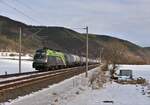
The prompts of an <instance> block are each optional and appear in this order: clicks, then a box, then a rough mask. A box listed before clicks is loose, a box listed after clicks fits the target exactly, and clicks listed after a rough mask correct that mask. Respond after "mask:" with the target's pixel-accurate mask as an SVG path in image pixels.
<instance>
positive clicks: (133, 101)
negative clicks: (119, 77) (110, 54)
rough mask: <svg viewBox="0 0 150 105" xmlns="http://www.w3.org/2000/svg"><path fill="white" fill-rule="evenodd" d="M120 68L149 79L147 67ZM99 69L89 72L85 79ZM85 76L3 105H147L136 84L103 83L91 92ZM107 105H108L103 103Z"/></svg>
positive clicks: (145, 98) (147, 99) (148, 101)
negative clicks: (102, 85)
mask: <svg viewBox="0 0 150 105" xmlns="http://www.w3.org/2000/svg"><path fill="white" fill-rule="evenodd" d="M121 68H124V69H132V70H135V71H134V75H135V77H138V76H142V77H144V78H147V79H149V77H150V75H149V72H150V71H149V69H150V66H149V65H145V66H143V65H142V66H140V65H138V66H137V65H133V66H131V65H122V66H121ZM98 69H99V68H96V69H93V70H92V71H90V73H89V78H91V76H92V75H93V74H94V73H95V72H96V71H97V70H98ZM84 76H85V74H80V75H79V76H75V77H72V78H71V79H67V80H65V81H63V82H61V83H58V84H55V85H52V86H50V87H49V88H46V89H43V90H40V91H38V92H35V93H33V94H30V95H27V96H24V97H20V98H18V99H16V100H13V101H11V102H10V103H5V104H6V105H150V97H148V95H147V94H146V95H144V94H143V88H145V87H142V86H140V85H138V86H136V85H121V84H117V83H114V82H112V83H110V82H109V83H106V84H105V86H104V87H103V88H100V89H95V90H93V89H92V88H91V87H89V82H88V80H89V79H88V78H84ZM105 102H110V103H105Z"/></svg>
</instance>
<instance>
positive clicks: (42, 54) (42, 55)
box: [34, 50, 46, 59]
mask: <svg viewBox="0 0 150 105" xmlns="http://www.w3.org/2000/svg"><path fill="white" fill-rule="evenodd" d="M43 58H46V52H45V50H37V51H36V54H35V56H34V59H43Z"/></svg>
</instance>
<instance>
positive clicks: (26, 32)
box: [0, 16, 150, 63]
mask: <svg viewBox="0 0 150 105" xmlns="http://www.w3.org/2000/svg"><path fill="white" fill-rule="evenodd" d="M19 27H22V30H23V36H22V45H23V49H22V50H23V52H25V53H33V52H34V51H35V50H36V49H37V48H41V47H48V48H51V49H54V50H59V51H63V52H67V53H73V54H77V55H82V56H85V48H86V46H85V40H86V36H85V35H84V34H81V33H78V32H76V31H73V30H71V29H67V28H64V27H46V26H30V25H26V24H24V23H21V22H17V21H14V20H11V19H9V18H7V17H3V16H0V37H1V38H0V50H1V51H18V48H19V47H18V39H19ZM114 43H117V45H119V46H120V45H121V46H123V47H124V48H125V49H126V50H125V52H124V56H123V57H122V58H123V60H121V63H125V62H126V63H149V62H150V60H149V58H150V50H149V48H142V47H140V46H138V45H136V44H134V43H131V42H129V41H126V40H122V39H118V38H114V37H110V36H106V35H95V34H90V35H89V56H90V57H93V58H96V57H99V55H100V50H101V49H102V48H103V49H104V51H103V55H105V54H107V53H108V50H109V49H110V47H111V45H113V44H114ZM113 47H115V45H114V46H113ZM108 54H111V53H110V52H109V53H108ZM105 56H108V55H105Z"/></svg>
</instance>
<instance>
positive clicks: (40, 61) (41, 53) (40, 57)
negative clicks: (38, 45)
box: [32, 50, 47, 69]
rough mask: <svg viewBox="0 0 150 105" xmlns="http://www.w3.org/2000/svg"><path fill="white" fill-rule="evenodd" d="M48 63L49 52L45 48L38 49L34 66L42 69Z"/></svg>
mask: <svg viewBox="0 0 150 105" xmlns="http://www.w3.org/2000/svg"><path fill="white" fill-rule="evenodd" d="M46 65H47V54H46V51H45V50H37V51H36V53H35V55H34V60H33V65H32V66H33V68H35V69H42V68H45V66H46Z"/></svg>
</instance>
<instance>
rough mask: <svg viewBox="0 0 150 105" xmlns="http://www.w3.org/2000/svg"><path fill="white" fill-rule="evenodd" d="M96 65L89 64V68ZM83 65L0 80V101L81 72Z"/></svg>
mask: <svg viewBox="0 0 150 105" xmlns="http://www.w3.org/2000/svg"><path fill="white" fill-rule="evenodd" d="M96 66H97V65H90V66H89V69H92V68H94V67H96ZM84 71H85V66H84V67H83V66H82V67H73V68H67V69H61V70H55V71H47V72H40V73H35V74H34V73H33V74H32V75H31V74H30V75H26V76H23V77H19V78H13V79H6V80H2V81H0V102H5V101H8V100H9V99H15V98H17V97H18V96H22V95H25V94H29V93H31V92H33V91H37V90H39V89H42V88H45V87H47V86H48V85H51V84H53V83H57V82H60V81H62V80H64V79H66V78H70V77H72V76H74V75H77V74H80V73H83V72H84Z"/></svg>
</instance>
